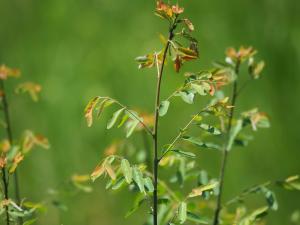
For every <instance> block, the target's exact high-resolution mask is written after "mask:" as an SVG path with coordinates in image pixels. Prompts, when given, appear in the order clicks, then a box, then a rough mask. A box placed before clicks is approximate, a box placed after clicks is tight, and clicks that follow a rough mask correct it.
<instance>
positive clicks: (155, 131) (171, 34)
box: [153, 17, 177, 225]
mask: <svg viewBox="0 0 300 225" xmlns="http://www.w3.org/2000/svg"><path fill="white" fill-rule="evenodd" d="M176 23H177V17H176V18H175V20H174V22H173V24H172V25H171V27H170V30H169V38H168V43H167V45H166V47H165V49H164V52H163V59H162V63H161V66H160V67H159V64H158V60H156V63H157V70H158V71H157V85H156V98H155V119H154V127H153V146H154V157H153V175H154V177H153V183H154V192H153V225H158V224H157V215H158V213H157V208H158V207H157V205H158V195H157V186H158V164H159V160H158V120H159V105H160V93H161V81H162V76H163V71H164V66H165V61H166V58H167V53H168V50H169V47H170V41H171V40H172V39H173V37H174V30H175V28H176Z"/></svg>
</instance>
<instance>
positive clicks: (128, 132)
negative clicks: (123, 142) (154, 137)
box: [126, 120, 139, 138]
mask: <svg viewBox="0 0 300 225" xmlns="http://www.w3.org/2000/svg"><path fill="white" fill-rule="evenodd" d="M138 124H139V121H138V120H132V121H130V122H127V126H126V137H127V138H128V137H130V136H131V135H132V133H133V131H134V130H135V128H136V127H137V125H138Z"/></svg>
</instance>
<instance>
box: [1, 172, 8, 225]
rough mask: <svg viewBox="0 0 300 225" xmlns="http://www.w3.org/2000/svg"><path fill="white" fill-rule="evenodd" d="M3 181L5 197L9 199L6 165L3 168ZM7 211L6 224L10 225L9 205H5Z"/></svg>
mask: <svg viewBox="0 0 300 225" xmlns="http://www.w3.org/2000/svg"><path fill="white" fill-rule="evenodd" d="M2 182H3V190H4V198H5V199H6V200H8V198H9V197H8V181H7V178H6V170H5V167H3V168H2ZM5 213H6V224H7V225H9V220H10V219H9V213H8V206H7V205H6V206H5Z"/></svg>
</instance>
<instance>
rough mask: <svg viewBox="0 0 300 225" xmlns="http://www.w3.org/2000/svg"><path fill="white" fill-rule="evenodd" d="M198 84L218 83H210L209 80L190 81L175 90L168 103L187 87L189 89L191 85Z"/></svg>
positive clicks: (168, 98)
mask: <svg viewBox="0 0 300 225" xmlns="http://www.w3.org/2000/svg"><path fill="white" fill-rule="evenodd" d="M198 82H209V83H211V84H212V83H214V84H217V83H218V82H217V81H208V80H192V81H189V82H187V83H186V84H184V85H183V86H181V87H180V88H178V89H177V90H175V91H174V92H173V93H172V94H170V95H169V97H167V98H166V101H169V100H170V99H171V98H173V97H174V96H175V95H176V94H177V93H178V92H180V91H182V90H184V89H185V88H186V87H188V86H189V85H191V84H194V83H198Z"/></svg>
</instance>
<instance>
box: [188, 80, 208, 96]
mask: <svg viewBox="0 0 300 225" xmlns="http://www.w3.org/2000/svg"><path fill="white" fill-rule="evenodd" d="M191 88H192V89H193V90H195V91H196V92H197V93H198V94H199V95H202V96H205V95H207V94H208V93H209V91H210V90H211V86H210V85H209V84H208V83H207V82H201V83H200V84H194V83H192V84H191Z"/></svg>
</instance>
